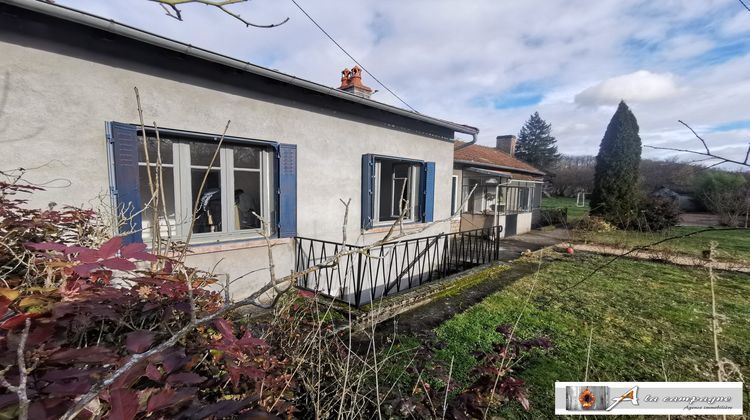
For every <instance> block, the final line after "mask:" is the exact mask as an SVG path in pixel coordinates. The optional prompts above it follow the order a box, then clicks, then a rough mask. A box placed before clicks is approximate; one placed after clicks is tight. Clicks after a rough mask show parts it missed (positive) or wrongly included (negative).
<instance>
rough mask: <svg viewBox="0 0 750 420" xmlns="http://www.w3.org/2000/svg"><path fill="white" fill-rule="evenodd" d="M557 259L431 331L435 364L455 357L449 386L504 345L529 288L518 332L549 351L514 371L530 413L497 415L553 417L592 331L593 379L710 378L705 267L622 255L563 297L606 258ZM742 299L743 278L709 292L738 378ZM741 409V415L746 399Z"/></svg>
mask: <svg viewBox="0 0 750 420" xmlns="http://www.w3.org/2000/svg"><path fill="white" fill-rule="evenodd" d="M554 258H555V261H554V262H553V263H552V264H546V265H545V266H544V267H543V268H542V269H541V270H540V271H539V273H538V274H536V275H529V276H527V277H524V278H522V279H520V280H518V281H517V282H515V283H513V284H512V285H510V286H508V287H507V288H506V289H504V290H502V291H500V292H498V293H496V294H493V295H491V296H489V297H487V298H486V299H485V300H484V301H482V302H481V303H479V304H477V305H475V306H473V307H471V308H470V309H468V310H467V311H465V312H463V313H461V314H460V315H458V316H456V317H454V318H452V319H450V320H448V321H446V322H445V323H443V324H442V325H441V326H440V327H438V328H437V329H436V333H437V336H438V338H439V339H441V340H442V341H444V342H445V344H446V347H445V348H444V349H443V350H440V351H439V352H438V358H439V359H442V360H443V362H444V363H445V364H446V366H447V363H449V362H450V360H451V358H454V371H453V372H454V378H455V380H458V381H461V382H464V383H467V382H468V381H470V380H471V373H470V371H471V369H472V368H473V367H474V365H475V363H476V360H475V358H474V357H473V356H472V352H474V351H476V350H484V351H488V350H490V349H491V348H492V345H493V344H495V343H499V342H501V336H500V335H499V334H498V333H496V332H495V327H496V326H498V325H501V324H512V323H513V322H515V320H516V318H517V317H518V315H519V313H520V311H521V310H522V308H524V302H525V301H526V299H527V296H529V291H530V290H531V289H532V287H534V291H533V294H532V298H531V301H530V302H531V303H530V304H529V305H528V306H527V307H526V309H525V312H524V313H523V316H522V318H521V321H520V324H519V328H518V330H517V334H518V335H519V337H520V338H532V337H538V336H547V337H549V338H551V339H552V340H553V342H554V349H553V350H552V351H551V353H548V354H534V355H532V356H531V357H530V358H528V359H526V360H525V361H524V363H523V364H522V367H523V369H520V370H519V375H520V377H521V378H522V379H524V380H525V381H526V382H527V385H528V389H529V392H530V399H531V404H532V411H531V412H529V413H527V412H524V411H523V409H522V408H521V407H520V404H518V403H515V402H511V403H508V404H506V405H505V406H503V407H502V409H501V412H500V413H498V414H500V415H501V416H503V417H505V418H551V417H552V413H553V411H554V410H553V395H554V382H555V381H582V380H583V379H584V371H585V365H586V350H587V343H588V337H589V331H590V328H591V326H593V328H594V339H593V344H592V350H591V364H590V368H589V378H588V379H589V380H590V381H663V380H665V370H666V375H667V378H668V379H669V380H670V381H712V380H715V378H716V374H715V367H714V363H713V356H712V355H713V344H712V333H711V315H710V314H711V304H710V302H711V295H710V288H709V283H708V276H707V274H706V272H705V271H703V270H698V269H688V268H681V267H677V266H672V265H667V264H659V263H653V262H645V261H636V260H626V259H622V260H618V261H617V262H615V263H613V264H612V265H610V266H609V267H608V268H606V269H604V270H603V271H601V272H600V273H599V274H596V275H594V276H593V277H592V278H590V279H588V280H587V281H586V282H584V283H583V284H581V285H580V286H579V287H577V288H576V289H575V290H573V291H569V292H565V293H561V292H562V290H563V289H565V287H566V286H568V285H571V284H572V283H575V282H576V281H578V280H579V279H581V278H583V277H584V276H586V275H587V274H588V273H590V272H591V270H593V269H594V268H595V267H597V266H599V265H601V264H602V263H603V262H605V261H606V258H605V257H599V256H593V255H585V254H579V255H576V256H561V255H559V256H556V257H554ZM534 285H535V286H534ZM749 296H750V276H748V275H740V274H724V273H722V274H721V278H720V280H719V281H718V284H717V287H716V298H717V305H718V312H719V313H720V314H721V316H722V321H721V328H722V330H721V333H720V336H719V340H720V344H719V347H720V354H721V356H722V357H727V358H729V359H730V360H732V361H733V362H734V363H735V364H736V365H737V366H739V367H740V369H741V372H742V374H743V375H744V377H745V378H748V377H750V352H748V351H747V349H748V348H750V328H748V322H749V321H750V298H749ZM549 298H552V299H553V300H551V301H550V300H549ZM662 364H663V365H662ZM662 366H664V369H663V368H662ZM735 380H736V379H735ZM745 404H746V406H745V410H746V411H747V410H748V407H749V406H748V396H747V395H746V397H745Z"/></svg>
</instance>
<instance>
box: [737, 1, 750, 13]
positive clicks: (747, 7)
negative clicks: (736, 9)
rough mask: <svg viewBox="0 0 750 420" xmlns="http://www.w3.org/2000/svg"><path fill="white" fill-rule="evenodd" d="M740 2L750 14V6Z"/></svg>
mask: <svg viewBox="0 0 750 420" xmlns="http://www.w3.org/2000/svg"><path fill="white" fill-rule="evenodd" d="M739 2H740V4H742V5H743V6H745V9H747V11H748V12H750V6H748V5H747V4H745V2H744V1H742V0H739Z"/></svg>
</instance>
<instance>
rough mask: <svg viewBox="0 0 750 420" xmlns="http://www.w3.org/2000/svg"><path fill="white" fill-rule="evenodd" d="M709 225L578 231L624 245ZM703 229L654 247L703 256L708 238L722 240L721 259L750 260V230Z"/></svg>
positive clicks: (582, 236) (602, 241) (588, 239)
mask: <svg viewBox="0 0 750 420" xmlns="http://www.w3.org/2000/svg"><path fill="white" fill-rule="evenodd" d="M703 229H706V228H702V227H694V226H684V227H680V226H678V227H674V228H672V229H669V230H667V231H664V232H659V233H647V232H636V231H614V232H599V233H593V232H586V233H581V234H579V235H578V236H579V239H581V240H585V241H586V242H594V243H599V244H604V245H614V246H620V247H623V248H632V247H635V246H639V245H646V244H650V243H653V242H656V241H659V240H661V239H665V238H668V237H671V236H677V235H683V234H686V233H690V232H695V231H698V230H703ZM720 229H722V228H716V230H715V231H709V232H703V233H699V234H696V235H693V236H689V237H687V238H682V239H676V240H672V241H668V242H664V243H662V244H659V245H656V246H654V247H653V249H657V250H664V251H672V252H677V253H681V254H687V255H692V256H697V257H700V256H701V255H702V252H703V250H707V249H708V248H709V242H711V241H716V242H718V243H719V246H718V252H717V254H718V255H717V258H718V259H722V260H731V261H743V262H747V263H750V231H748V230H743V229H740V230H728V231H721V230H720Z"/></svg>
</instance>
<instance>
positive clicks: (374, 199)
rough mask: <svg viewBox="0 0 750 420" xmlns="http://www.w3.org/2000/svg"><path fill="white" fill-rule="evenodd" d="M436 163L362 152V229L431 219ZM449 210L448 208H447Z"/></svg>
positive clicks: (433, 207)
mask: <svg viewBox="0 0 750 420" xmlns="http://www.w3.org/2000/svg"><path fill="white" fill-rule="evenodd" d="M434 199H435V162H422V161H417V160H411V159H400V158H395V157H385V156H377V155H373V154H366V155H362V207H361V218H362V228H363V229H370V228H372V227H373V225H387V224H389V223H391V222H393V221H395V220H398V218H399V215H400V214H404V220H405V221H412V222H432V220H433V217H434V211H435V203H434ZM446 210H447V208H446Z"/></svg>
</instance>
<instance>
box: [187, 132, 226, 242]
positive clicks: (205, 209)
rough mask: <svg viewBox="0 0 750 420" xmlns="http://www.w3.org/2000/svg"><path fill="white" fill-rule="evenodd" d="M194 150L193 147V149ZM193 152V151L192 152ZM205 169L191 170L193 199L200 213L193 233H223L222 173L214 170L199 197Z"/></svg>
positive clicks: (197, 214)
mask: <svg viewBox="0 0 750 420" xmlns="http://www.w3.org/2000/svg"><path fill="white" fill-rule="evenodd" d="M191 146H192V145H191ZM191 149H192V147H191ZM191 151H192V150H191ZM217 160H218V158H217ZM205 173H206V170H205V169H191V170H190V180H191V191H192V197H193V199H194V200H196V202H198V212H197V213H196V218H195V225H194V227H193V233H205V232H221V231H222V225H221V214H222V213H221V200H222V191H221V171H220V170H218V169H212V170H211V171H210V173H209V174H208V178H206V185H205V186H204V187H203V192H202V194H200V197H199V196H198V190H199V189H200V186H201V182H202V181H203V176H204V175H205Z"/></svg>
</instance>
